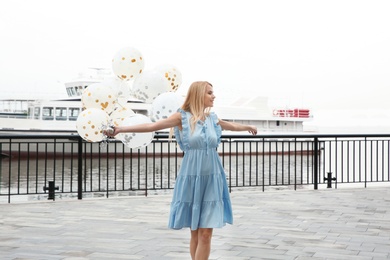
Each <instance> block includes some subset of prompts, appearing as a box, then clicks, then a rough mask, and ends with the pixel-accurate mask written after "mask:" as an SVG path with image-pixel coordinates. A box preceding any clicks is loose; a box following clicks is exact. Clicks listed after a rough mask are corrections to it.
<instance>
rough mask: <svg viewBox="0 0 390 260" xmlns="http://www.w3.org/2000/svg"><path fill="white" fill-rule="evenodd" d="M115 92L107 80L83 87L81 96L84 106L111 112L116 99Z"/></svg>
mask: <svg viewBox="0 0 390 260" xmlns="http://www.w3.org/2000/svg"><path fill="white" fill-rule="evenodd" d="M117 98H118V96H117V93H116V91H115V90H114V88H113V87H112V85H111V84H108V83H107V82H101V83H93V84H91V85H89V86H88V87H87V88H86V89H84V91H83V94H82V96H81V101H82V105H83V107H84V108H99V109H101V110H104V111H106V112H107V113H111V112H112V111H113V110H114V108H115V104H116V101H117Z"/></svg>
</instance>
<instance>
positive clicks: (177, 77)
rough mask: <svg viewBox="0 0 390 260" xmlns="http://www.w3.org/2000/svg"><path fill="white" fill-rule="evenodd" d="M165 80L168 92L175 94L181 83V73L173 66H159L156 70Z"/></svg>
mask: <svg viewBox="0 0 390 260" xmlns="http://www.w3.org/2000/svg"><path fill="white" fill-rule="evenodd" d="M156 70H158V71H160V73H162V75H163V76H164V78H165V84H166V86H167V88H168V89H169V91H173V92H175V91H176V90H178V89H179V87H180V86H181V83H182V81H183V79H182V75H181V72H180V71H179V70H178V69H177V68H176V67H175V66H173V65H161V66H158V67H157V68H156Z"/></svg>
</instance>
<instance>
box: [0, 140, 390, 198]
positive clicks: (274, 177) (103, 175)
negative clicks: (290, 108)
mask: <svg viewBox="0 0 390 260" xmlns="http://www.w3.org/2000/svg"><path fill="white" fill-rule="evenodd" d="M389 150H390V135H375V134H371V135H369V134H366V135H356V134H354V135H313V134H308V135H306V134H299V135H298V134H296V135H294V134H291V135H261V134H260V135H258V136H249V135H224V136H222V142H221V144H220V146H219V148H218V152H219V154H220V156H221V161H222V164H223V166H224V168H225V172H226V177H227V180H228V184H229V188H230V191H233V190H234V189H242V188H248V187H254V188H257V189H261V190H262V191H264V190H265V189H266V188H268V187H273V188H274V187H276V188H293V189H300V188H304V187H313V188H314V189H318V188H319V185H323V186H326V187H332V184H334V187H336V188H337V185H338V184H341V183H342V184H344V183H361V184H363V185H364V187H366V186H367V184H368V183H373V182H389V180H390V170H389V169H390V162H389ZM0 152H1V159H0V202H1V201H7V202H8V203H10V202H11V198H13V200H23V199H24V200H26V199H27V200H28V199H31V198H32V199H47V198H49V199H53V200H54V199H55V198H59V197H75V198H76V197H77V198H78V199H82V198H83V197H91V196H106V197H109V196H122V195H139V194H142V195H145V196H146V195H148V194H151V193H159V192H163V191H166V190H171V189H172V188H173V187H174V184H175V180H176V177H177V173H178V169H179V168H180V165H181V160H182V156H183V153H182V152H181V150H180V149H179V148H178V147H177V144H176V142H175V141H174V140H169V139H168V136H167V135H165V134H157V135H155V138H154V140H153V141H152V143H151V144H149V145H148V146H147V147H144V148H142V149H136V150H133V149H130V148H127V147H126V146H124V145H123V144H122V143H121V142H119V141H110V142H108V143H107V145H105V146H104V147H103V146H102V145H101V144H99V143H88V142H85V141H83V140H82V139H81V138H80V137H79V136H78V135H71V134H64V135H50V136H43V135H27V134H24V135H4V134H3V135H0ZM14 198H15V199H14Z"/></svg>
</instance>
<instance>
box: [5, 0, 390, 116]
mask: <svg viewBox="0 0 390 260" xmlns="http://www.w3.org/2000/svg"><path fill="white" fill-rule="evenodd" d="M389 14H390V1H388V0H383V1H377V0H366V1H359V0H335V1H332V0H326V1H316V0H307V1H302V0H298V1H296V0H286V1H283V0H282V1H277V0H276V1H271V0H269V1H259V0H253V1H249V0H239V1H238V0H237V1H232V0H224V1H213V0H197V1H186V0H164V1H162V0H142V1H141V0H137V1H132V0H107V1H102V0H66V1H58V0H34V1H31V0H2V1H1V2H0V32H1V41H0V71H1V77H0V90H1V93H2V94H1V98H3V97H10V96H12V97H18V96H23V95H24V96H25V95H29V97H32V95H38V94H40V93H44V92H46V93H61V94H64V95H65V91H64V86H63V83H64V82H66V81H68V80H71V79H74V78H75V77H77V75H78V73H79V72H82V71H85V70H86V69H87V68H89V67H105V68H110V69H111V60H112V58H113V56H114V55H115V53H116V52H117V51H118V50H120V49H121V48H123V47H133V48H136V49H138V50H139V51H140V52H141V53H142V55H143V56H144V60H145V69H153V68H154V67H156V66H159V65H163V64H171V65H174V66H176V67H177V68H178V69H179V70H180V72H181V73H182V77H183V84H182V86H181V88H182V91H183V90H184V89H185V90H186V88H187V87H188V86H189V84H190V83H191V82H193V81H195V80H207V81H210V82H211V83H213V85H214V91H215V93H216V96H217V100H219V102H221V101H226V102H230V101H232V100H233V99H234V98H235V97H238V96H254V95H261V96H268V97H270V100H271V102H273V103H274V104H279V105H285V106H295V107H297V106H298V107H309V108H311V109H314V110H316V109H323V108H328V107H331V108H353V109H383V108H386V109H390V102H389V95H388V93H389V88H390V15H389Z"/></svg>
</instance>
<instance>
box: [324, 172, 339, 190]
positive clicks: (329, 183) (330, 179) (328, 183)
mask: <svg viewBox="0 0 390 260" xmlns="http://www.w3.org/2000/svg"><path fill="white" fill-rule="evenodd" d="M335 180H336V177H333V178H332V173H331V172H328V178H325V177H324V181H326V182H327V186H326V187H327V188H328V189H329V188H332V181H335Z"/></svg>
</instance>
